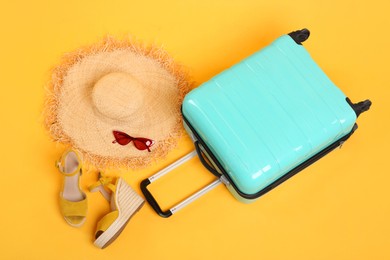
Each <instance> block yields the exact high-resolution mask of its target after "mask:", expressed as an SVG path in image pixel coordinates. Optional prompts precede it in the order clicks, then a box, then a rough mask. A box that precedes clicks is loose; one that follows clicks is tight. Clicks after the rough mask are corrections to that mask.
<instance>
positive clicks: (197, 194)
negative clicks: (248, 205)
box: [140, 141, 222, 218]
mask: <svg viewBox="0 0 390 260" xmlns="http://www.w3.org/2000/svg"><path fill="white" fill-rule="evenodd" d="M195 148H196V150H195V151H192V152H190V153H189V154H187V155H185V156H183V157H182V158H180V159H179V160H177V161H176V162H174V163H172V164H170V165H169V166H167V167H165V168H164V169H162V170H161V171H159V172H157V173H156V174H154V175H153V176H151V177H149V178H147V179H145V180H143V181H142V182H141V185H140V186H141V191H142V193H143V194H144V196H145V199H146V201H147V202H148V203H149V205H150V206H151V207H152V208H153V209H154V211H155V212H156V213H157V214H158V215H160V216H161V217H163V218H168V217H170V216H172V215H173V214H174V213H176V212H177V211H179V210H180V209H182V208H184V207H185V206H187V205H188V204H190V203H191V202H193V201H194V200H196V199H198V198H199V197H201V196H202V195H204V194H206V193H207V192H209V191H210V190H212V189H214V188H215V187H217V186H218V185H219V184H221V183H222V181H221V180H220V178H218V179H217V180H215V181H213V182H212V183H210V184H209V185H207V186H206V187H204V188H202V189H201V190H199V191H197V192H195V193H194V194H192V195H191V196H189V197H188V198H186V199H184V200H183V201H181V202H180V203H178V204H176V205H175V206H173V207H172V208H170V209H169V210H166V211H163V210H162V209H161V207H160V205H159V204H158V202H157V200H156V199H155V198H154V196H153V194H152V193H151V192H150V191H149V190H148V188H147V187H148V186H149V185H150V184H151V183H152V182H154V181H156V180H157V179H159V178H161V177H162V176H164V175H165V174H167V173H168V172H170V171H172V170H173V169H175V168H176V167H178V166H180V165H181V164H183V163H185V162H187V161H188V160H190V159H192V158H193V157H195V156H196V155H198V156H199V159H200V161H201V162H202V163H203V164H204V165H205V166H206V165H207V166H206V168H207V169H208V170H213V171H215V172H213V174H219V173H218V172H216V170H215V169H213V168H212V167H211V166H210V165H208V164H207V162H206V161H205V159H204V158H203V156H202V153H201V148H200V147H199V144H198V142H197V141H196V142H195Z"/></svg>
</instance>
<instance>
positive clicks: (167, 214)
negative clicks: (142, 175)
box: [141, 179, 172, 218]
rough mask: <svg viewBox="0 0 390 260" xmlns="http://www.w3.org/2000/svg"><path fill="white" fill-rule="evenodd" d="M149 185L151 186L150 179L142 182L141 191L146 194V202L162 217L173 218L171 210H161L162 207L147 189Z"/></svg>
mask: <svg viewBox="0 0 390 260" xmlns="http://www.w3.org/2000/svg"><path fill="white" fill-rule="evenodd" d="M149 184H151V182H150V180H149V179H145V180H143V181H142V182H141V191H142V193H143V194H144V196H145V199H146V201H147V202H148V203H149V205H150V206H151V207H152V208H153V209H154V211H156V213H157V214H158V215H159V216H160V217H163V218H168V217H170V216H172V211H171V210H167V211H163V210H162V209H161V207H160V205H159V204H158V202H157V201H156V199H155V198H154V196H153V195H152V193H150V191H149V190H148V188H147V187H148V185H149Z"/></svg>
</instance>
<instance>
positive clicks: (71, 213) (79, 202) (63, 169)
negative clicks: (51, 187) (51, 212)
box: [56, 149, 88, 227]
mask: <svg viewBox="0 0 390 260" xmlns="http://www.w3.org/2000/svg"><path fill="white" fill-rule="evenodd" d="M56 167H57V168H58V170H59V171H60V173H62V174H63V175H64V182H63V186H62V190H61V192H60V201H59V203H60V210H61V214H62V215H63V217H64V218H65V220H66V222H67V223H68V224H69V225H71V226H73V227H80V226H81V225H83V224H84V222H85V219H86V215H87V209H88V204H87V196H86V195H85V193H84V192H83V191H82V190H81V189H80V176H81V174H82V163H81V159H80V156H79V154H78V153H77V152H76V151H74V150H72V149H69V150H67V151H65V152H64V153H63V155H62V156H61V158H60V159H59V160H58V161H57V162H56Z"/></svg>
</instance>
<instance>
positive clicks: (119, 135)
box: [112, 131, 132, 145]
mask: <svg viewBox="0 0 390 260" xmlns="http://www.w3.org/2000/svg"><path fill="white" fill-rule="evenodd" d="M112 133H113V134H114V137H115V141H114V142H117V143H118V144H120V145H127V144H128V143H130V142H131V140H132V138H131V137H130V136H129V135H128V134H126V133H123V132H120V131H113V132H112ZM114 142H113V143H114Z"/></svg>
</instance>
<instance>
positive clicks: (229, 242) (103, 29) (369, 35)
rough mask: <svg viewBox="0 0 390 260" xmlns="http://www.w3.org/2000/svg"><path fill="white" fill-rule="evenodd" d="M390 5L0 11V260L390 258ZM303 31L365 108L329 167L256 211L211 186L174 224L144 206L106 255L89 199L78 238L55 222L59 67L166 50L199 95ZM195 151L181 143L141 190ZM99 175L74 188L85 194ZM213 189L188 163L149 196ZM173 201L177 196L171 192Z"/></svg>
mask: <svg viewBox="0 0 390 260" xmlns="http://www.w3.org/2000/svg"><path fill="white" fill-rule="evenodd" d="M389 14H390V5H389V1H387V0H373V1H361V0H348V1H343V0H337V1H335V0H327V1H309V0H295V1H286V2H283V1H276V0H268V1H264V0H253V1H244V0H240V1H227V0H224V1H204V2H201V1H116V0H111V1H98V0H95V1H80V0H77V1H75V0H68V1H43V0H36V1H4V0H3V1H2V3H1V11H0V24H1V41H0V87H1V93H0V114H1V127H0V129H1V135H0V136H1V137H0V138H1V149H0V158H1V167H0V170H1V183H0V185H1V188H0V190H1V198H2V200H1V201H2V203H1V204H0V207H1V213H0V221H1V224H0V258H1V259H96V260H97V259H267V260H268V259H301V260H302V259H390V201H389V200H390V192H389V183H390V170H389V161H390V157H389V145H390V137H389V136H390V135H389V129H390V124H389V112H390V94H389V93H390V90H389V87H390V84H389V80H388V79H389V76H390V71H389V60H390V52H389V48H390V35H389V34H390V32H389V28H390V18H389ZM304 27H307V28H309V29H310V30H311V32H312V34H311V37H310V39H309V40H308V41H307V42H306V43H305V44H304V45H305V47H306V48H307V49H308V51H309V52H310V53H311V54H312V56H313V58H314V59H315V60H316V61H317V63H318V64H319V65H320V66H321V67H322V68H323V69H324V71H325V72H326V73H327V74H328V75H329V77H330V78H331V79H332V80H333V81H334V82H335V83H336V84H337V85H338V86H339V87H340V88H341V89H342V90H343V92H344V93H346V94H347V95H348V96H349V97H350V98H351V99H352V100H353V101H359V100H363V99H365V98H370V99H371V100H372V102H373V106H372V108H371V110H370V111H369V112H368V113H366V114H363V115H362V116H361V117H360V118H359V120H358V124H359V129H358V131H357V132H356V133H355V134H354V135H353V136H352V137H351V139H350V140H349V141H348V142H347V143H346V144H345V145H344V146H343V147H342V149H341V150H339V149H338V150H336V151H335V152H333V153H332V154H330V155H328V156H326V157H325V158H323V159H322V160H321V161H319V162H317V163H315V164H314V165H312V166H311V167H309V168H308V169H306V170H304V171H303V172H302V173H300V174H298V175H297V176H295V177H293V178H292V179H291V180H289V181H287V182H286V183H284V184H283V185H282V186H280V187H278V188H277V189H275V190H273V191H272V192H270V193H268V194H267V195H265V196H263V197H262V198H261V199H260V200H258V201H257V202H255V203H252V204H249V205H245V204H241V203H239V202H237V201H236V200H235V199H234V198H233V197H232V196H231V195H230V194H229V193H228V191H227V190H226V188H225V187H223V186H219V187H218V188H216V189H215V190H214V191H212V192H210V193H209V194H207V195H206V196H204V197H202V198H201V199H200V200H198V201H196V202H195V203H193V204H192V205H190V206H188V207H187V208H185V209H183V210H182V211H180V212H178V213H177V215H174V216H173V217H171V218H170V219H162V218H160V217H158V216H157V215H156V214H155V213H154V212H153V211H152V210H151V208H150V207H149V205H145V207H144V208H143V209H142V210H141V211H140V212H139V213H138V214H137V215H136V216H135V217H134V218H133V219H132V220H131V222H130V223H129V225H128V226H127V227H126V229H125V230H124V232H123V233H122V234H121V236H120V237H119V238H118V239H117V240H116V241H115V242H114V243H113V244H112V245H111V246H109V247H108V248H106V249H105V250H99V249H97V248H95V247H94V246H93V244H92V237H93V232H94V228H95V225H96V221H97V220H98V219H99V218H100V217H101V216H103V215H104V214H105V213H106V212H107V211H108V209H109V208H108V205H107V203H106V202H105V201H104V199H103V198H102V197H101V196H100V194H95V193H94V194H91V193H88V196H89V207H90V209H89V215H88V219H87V222H86V224H85V225H84V226H83V227H81V228H80V229H75V228H72V227H70V226H68V225H67V224H66V223H65V221H64V220H63V219H62V217H61V215H60V213H59V209H58V205H57V196H58V192H59V189H60V186H61V182H62V177H61V176H60V174H58V172H57V171H56V169H55V168H54V161H55V159H57V158H58V157H59V156H60V154H61V152H62V151H63V147H62V146H61V145H56V144H54V143H52V142H50V140H49V138H48V136H47V133H46V132H45V131H44V130H43V128H42V126H41V122H42V118H41V111H42V107H43V101H44V86H45V83H46V82H47V80H48V78H49V76H50V75H49V69H50V68H51V67H52V66H53V65H55V64H56V63H58V61H59V59H60V57H61V55H62V54H63V53H65V52H67V51H72V50H74V49H76V48H78V47H79V46H84V45H87V44H91V43H94V42H95V41H97V40H99V39H100V38H101V37H102V36H104V35H106V34H112V35H116V36H122V35H125V34H128V33H130V34H132V35H134V36H136V37H137V38H138V39H140V40H142V41H144V42H147V43H157V44H160V45H163V46H164V48H165V49H167V50H168V51H169V52H170V53H171V54H172V55H173V56H174V57H175V59H176V60H177V61H178V62H180V63H182V64H184V65H185V66H187V67H188V69H189V71H190V72H191V75H192V77H193V79H194V80H195V81H196V82H197V85H199V84H200V83H202V82H204V81H206V80H208V79H209V78H210V77H212V76H213V75H215V74H216V73H218V72H220V71H221V70H223V69H225V68H227V67H229V66H231V65H232V64H234V63H236V62H238V61H239V60H241V59H242V58H244V57H246V56H248V55H250V54H251V53H253V52H255V51H256V50H258V49H260V48H262V47H263V46H265V45H266V44H268V43H270V42H271V41H272V40H273V39H275V38H276V37H278V36H280V35H281V34H285V33H288V32H290V31H293V30H296V29H300V28H304ZM191 150H192V145H191V142H190V141H189V139H188V138H187V137H184V138H183V139H182V140H180V143H179V146H178V148H177V149H175V150H174V151H172V152H171V153H170V154H169V156H168V157H167V158H166V159H165V160H162V161H160V162H159V163H158V164H156V165H154V166H153V167H150V168H148V169H146V170H142V171H134V172H123V173H121V175H122V176H123V177H124V178H125V179H126V180H127V181H128V182H129V183H130V184H131V185H132V186H133V187H134V188H135V189H136V190H138V191H139V188H138V185H139V182H140V181H141V180H142V179H144V178H146V177H148V176H150V175H152V174H153V173H154V172H156V171H157V170H158V169H160V168H162V167H163V166H165V165H168V164H169V163H171V162H173V161H175V160H176V159H177V158H179V157H180V156H182V155H184V154H186V153H187V152H189V151H191ZM95 178H96V176H95V175H94V174H87V175H85V176H83V178H82V186H83V188H85V187H86V186H87V185H89V184H91V183H92V182H93V181H94V180H95ZM211 179H212V177H211V176H210V174H209V173H207V172H206V171H205V170H204V169H203V168H202V166H201V165H200V163H199V162H197V161H196V160H193V161H191V162H189V163H188V164H187V165H185V166H183V167H182V168H180V169H179V170H177V171H175V173H173V174H172V176H168V177H167V178H166V179H165V180H163V181H161V182H159V183H158V184H157V183H156V184H155V185H154V186H153V191H155V192H156V193H157V194H158V196H159V198H160V200H161V201H162V204H163V205H164V207H169V206H170V205H171V204H172V203H174V202H176V201H177V200H179V199H180V198H181V197H182V196H184V195H186V194H187V192H190V191H191V190H193V189H197V188H199V187H201V186H202V184H204V183H208V182H209V181H211ZM176 190H178V192H176Z"/></svg>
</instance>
